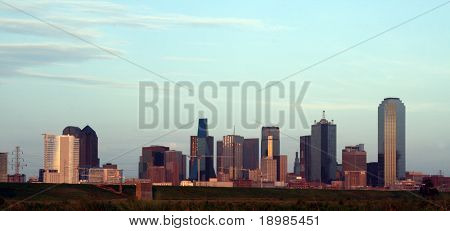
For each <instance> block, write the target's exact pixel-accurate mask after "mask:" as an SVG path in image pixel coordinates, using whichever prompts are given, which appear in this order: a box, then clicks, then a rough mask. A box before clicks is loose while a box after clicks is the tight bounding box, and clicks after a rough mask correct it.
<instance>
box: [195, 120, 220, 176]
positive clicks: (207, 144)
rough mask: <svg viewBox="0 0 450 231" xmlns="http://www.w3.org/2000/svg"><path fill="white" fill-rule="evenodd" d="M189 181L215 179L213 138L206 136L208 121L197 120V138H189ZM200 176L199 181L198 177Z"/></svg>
mask: <svg viewBox="0 0 450 231" xmlns="http://www.w3.org/2000/svg"><path fill="white" fill-rule="evenodd" d="M189 173H190V174H189V179H191V180H198V181H208V180H209V179H210V178H215V177H216V173H215V171H214V137H212V136H209V135H208V120H207V119H206V118H202V119H199V121H198V131H197V136H191V158H190V160H189ZM199 176H200V179H198V177H199Z"/></svg>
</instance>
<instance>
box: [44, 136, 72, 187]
mask: <svg viewBox="0 0 450 231" xmlns="http://www.w3.org/2000/svg"><path fill="white" fill-rule="evenodd" d="M79 145H80V144H79V139H78V138H76V137H75V136H71V135H62V136H56V135H50V134H44V182H45V183H66V184H77V183H79V155H80V153H79V147H80V146H79Z"/></svg>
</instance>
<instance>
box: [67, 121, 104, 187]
mask: <svg viewBox="0 0 450 231" xmlns="http://www.w3.org/2000/svg"><path fill="white" fill-rule="evenodd" d="M63 135H71V136H74V137H75V138H78V139H79V142H80V163H79V169H80V174H79V175H80V180H87V176H88V173H89V168H98V167H99V165H100V160H99V158H98V137H97V133H96V132H95V131H94V130H93V129H92V128H91V127H90V126H86V127H84V128H83V130H81V129H80V128H78V127H74V126H68V127H66V128H64V130H63Z"/></svg>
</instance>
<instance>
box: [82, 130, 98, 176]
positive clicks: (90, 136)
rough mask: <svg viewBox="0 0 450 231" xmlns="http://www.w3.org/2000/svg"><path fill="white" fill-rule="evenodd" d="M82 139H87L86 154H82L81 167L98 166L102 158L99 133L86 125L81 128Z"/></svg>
mask: <svg viewBox="0 0 450 231" xmlns="http://www.w3.org/2000/svg"><path fill="white" fill-rule="evenodd" d="M81 133H82V136H84V137H83V138H82V139H84V140H85V142H84V145H85V156H82V155H80V167H81V168H82V167H83V166H86V168H98V167H99V164H100V160H99V158H98V137H97V133H95V131H94V130H93V129H92V128H91V127H89V126H86V127H84V128H83V130H81Z"/></svg>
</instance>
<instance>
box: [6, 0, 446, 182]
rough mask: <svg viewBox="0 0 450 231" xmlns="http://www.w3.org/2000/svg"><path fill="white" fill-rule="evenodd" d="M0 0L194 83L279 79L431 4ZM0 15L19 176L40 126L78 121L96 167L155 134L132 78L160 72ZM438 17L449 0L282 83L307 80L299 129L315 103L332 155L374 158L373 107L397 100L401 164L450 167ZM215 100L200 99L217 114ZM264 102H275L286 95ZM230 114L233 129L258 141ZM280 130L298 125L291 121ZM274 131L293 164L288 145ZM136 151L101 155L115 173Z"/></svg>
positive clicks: (31, 163) (11, 13)
mask: <svg viewBox="0 0 450 231" xmlns="http://www.w3.org/2000/svg"><path fill="white" fill-rule="evenodd" d="M5 2H8V3H9V4H12V5H14V6H16V7H18V8H20V9H22V10H25V11H26V12H29V13H30V14H33V15H35V16H37V17H39V18H42V19H44V20H46V21H49V22H51V23H53V24H55V25H58V26H59V27H61V28H64V29H65V30H67V31H70V32H71V33H74V34H76V35H77V36H80V37H81V38H83V39H86V40H88V41H91V42H93V43H95V44H97V45H99V46H102V47H105V48H107V49H110V50H111V51H113V52H115V53H118V54H120V55H122V56H123V57H126V58H127V59H129V60H132V61H133V62H135V63H138V64H140V65H143V66H145V67H147V68H149V69H150V70H153V71H155V72H157V73H159V74H161V75H163V76H165V77H167V78H169V79H171V80H173V81H192V82H193V83H195V84H196V85H197V84H198V83H200V82H202V81H206V80H210V81H217V82H218V81H225V80H237V81H251V80H256V81H259V82H261V83H262V84H265V83H267V82H268V81H273V80H279V79H281V78H283V77H285V76H287V75H289V74H291V73H293V72H296V71H298V70H300V69H302V68H303V67H305V66H308V65H310V64H312V63H314V62H316V61H318V60H320V59H322V58H324V57H327V56H329V55H331V54H333V53H335V52H337V51H340V50H342V49H344V48H346V47H348V46H350V45H353V44H355V43H357V42H359V41H361V40H363V39H366V38H368V37H370V36H372V35H374V34H377V33H379V32H381V31H383V30H385V29H387V28H389V27H391V26H393V25H396V24H398V23H400V22H402V21H404V20H406V19H408V18H411V17H414V16H416V15H418V14H420V13H422V12H424V11H426V10H427V9H430V8H432V7H434V6H436V5H439V4H440V3H442V2H444V1H432V0H430V1H376V2H375V1H373V2H367V1H365V2H361V1H340V2H338V1H314V2H311V1H282V2H280V1H222V2H218V1H168V0H164V1H126V2H125V1H113V2H100V1H95V2H83V1H54V0H48V1H20V2H19V1H6V0H5ZM0 21H1V22H0V106H1V109H0V110H1V112H2V116H1V119H0V128H1V131H2V132H1V133H0V151H11V150H13V149H14V146H15V145H20V146H21V147H22V148H23V150H24V152H25V159H26V162H27V163H28V167H27V168H26V170H25V173H27V174H28V175H36V174H37V170H38V169H39V168H41V167H42V162H43V160H42V156H43V154H42V152H43V144H42V137H41V135H40V134H42V133H44V132H50V133H56V134H58V133H61V132H62V129H63V128H64V127H65V126H67V125H76V126H80V127H83V126H85V125H86V124H89V125H90V126H92V127H93V128H94V129H95V130H96V131H97V134H98V135H99V144H100V159H101V163H104V162H106V161H108V160H110V159H111V158H113V157H115V156H117V155H120V154H122V153H124V152H126V151H128V150H131V149H134V148H136V147H139V146H140V145H141V144H143V143H146V142H148V141H150V140H152V139H154V138H156V137H158V136H160V135H161V134H162V133H164V132H168V131H169V130H164V129H162V128H158V129H152V130H140V129H139V128H138V89H137V85H138V81H141V80H150V81H156V82H158V83H162V80H161V79H160V78H158V77H156V76H154V75H152V74H150V73H147V72H145V71H144V70H142V69H139V68H137V67H135V66H133V65H130V64H129V63H126V62H124V61H123V60H120V59H118V58H116V57H113V56H110V55H108V54H106V53H105V52H102V51H101V50H99V49H97V48H94V47H92V46H90V45H89V44H86V43H83V42H81V41H80V40H78V39H75V38H73V37H71V36H68V35H67V34H64V33H62V32H61V31H58V30H55V29H54V28H52V27H50V26H48V25H45V24H43V23H42V22H39V21H37V20H35V19H33V18H31V17H29V16H27V15H24V14H22V13H20V12H17V11H16V10H12V9H11V8H9V7H7V6H5V5H3V4H0ZM448 22H450V5H447V6H444V7H442V8H440V9H438V10H436V11H434V12H432V13H430V14H428V15H425V16H424V17H421V18H419V19H417V20H415V21H413V22H410V23H409V24H406V25H404V26H402V27H400V28H398V29H396V30H394V31H391V32H389V33H387V34H384V35H382V36H380V37H379V38H377V39H375V40H372V41H370V42H368V43H366V44H363V45H362V46H360V47H357V48H355V49H353V50H350V51H348V52H346V53H345V54H342V55H340V56H338V57H336V58H334V59H332V60H330V61H328V62H326V63H323V64H321V65H319V66H317V67H315V68H313V69H311V70H308V71H306V72H304V73H302V74H300V75H298V76H295V77H293V78H291V79H290V81H296V82H297V83H298V86H300V85H301V83H302V82H303V81H305V80H308V81H311V86H310V88H309V90H308V92H307V94H306V96H305V100H304V102H303V103H304V110H305V113H306V116H307V119H308V121H309V123H312V122H313V121H314V120H315V119H319V118H320V117H321V111H322V110H326V111H327V114H328V117H329V118H331V119H334V120H335V122H336V123H337V125H338V150H340V149H342V148H343V146H345V145H353V144H358V143H364V144H366V147H367V151H368V156H369V157H368V159H369V161H375V160H376V152H377V150H376V142H377V130H376V129H377V124H376V123H377V107H378V104H379V103H380V102H381V101H382V100H383V98H385V97H391V96H392V97H400V98H401V99H402V100H403V102H404V103H405V105H406V108H407V170H419V171H424V172H428V173H436V172H437V170H439V169H441V170H443V171H444V172H445V173H446V174H447V175H448V174H450V164H449V163H450V142H449V141H450V138H449V137H450V136H449V135H448V131H450V125H449V123H448V122H447V120H448V119H449V118H450V109H449V108H450V103H449V100H448V99H449V96H450V93H449V91H448V87H449V86H450V69H449V66H450V61H449V60H450V46H449V41H450V30H449V29H448V28H449V27H448ZM286 83H287V82H286ZM286 86H287V85H286ZM239 95H240V94H239V93H238V92H236V94H235V95H234V96H235V98H233V99H235V100H237V101H239ZM220 96H221V97H219V99H217V100H215V101H214V103H215V105H217V107H218V109H219V113H220V114H225V103H224V101H223V97H224V95H223V94H222V92H221V93H220ZM220 98H222V99H220ZM188 101H189V99H188ZM171 102H172V101H171ZM190 102H194V103H196V98H195V97H194V98H191V101H190ZM197 103H198V102H197ZM274 103H276V104H277V105H278V106H277V107H278V109H279V110H288V105H287V104H286V102H284V101H279V102H274ZM239 105H240V104H239V102H236V105H235V106H236V108H234V110H235V111H238V110H239ZM239 119H240V118H239V116H237V117H236V118H235V121H238V122H236V130H237V133H239V134H241V135H243V136H245V137H259V136H260V129H255V130H246V129H243V128H242V126H240V124H239ZM222 128H223V124H219V127H218V128H216V129H214V130H211V131H210V133H211V134H212V135H214V136H215V137H216V140H217V139H220V137H222V136H223V135H226V134H230V133H232V131H230V130H225V129H222ZM195 132H196V130H195V128H192V129H187V130H180V131H177V132H176V133H174V134H171V135H169V136H167V137H164V138H162V139H160V140H159V141H157V142H155V143H152V144H161V145H170V146H171V147H172V148H175V149H178V150H181V151H183V152H184V153H186V154H188V151H189V136H190V135H195ZM282 132H283V133H285V134H287V135H289V136H292V137H299V136H300V135H305V134H308V133H309V132H310V131H309V129H308V130H305V129H303V128H301V126H300V125H298V128H297V129H289V128H284V129H283V128H282ZM281 139H282V141H281V142H282V148H281V151H282V153H285V154H288V155H289V161H290V162H293V158H294V153H295V151H296V150H297V149H298V140H292V139H291V138H288V137H286V136H282V138H281ZM139 154H140V153H139V150H138V151H133V152H130V153H128V154H127V155H125V156H123V157H122V158H120V159H117V160H115V162H116V163H118V164H119V165H120V167H122V168H124V169H125V173H126V175H127V176H128V177H135V176H136V175H137V172H136V169H137V162H138V156H139ZM340 157H341V154H340V152H338V159H339V160H340ZM289 167H290V168H291V167H292V163H290V166H289Z"/></svg>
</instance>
